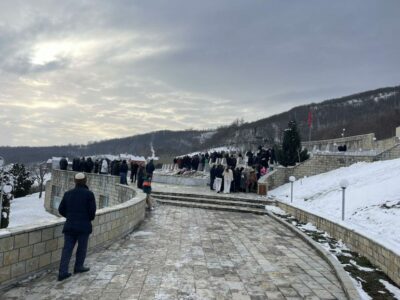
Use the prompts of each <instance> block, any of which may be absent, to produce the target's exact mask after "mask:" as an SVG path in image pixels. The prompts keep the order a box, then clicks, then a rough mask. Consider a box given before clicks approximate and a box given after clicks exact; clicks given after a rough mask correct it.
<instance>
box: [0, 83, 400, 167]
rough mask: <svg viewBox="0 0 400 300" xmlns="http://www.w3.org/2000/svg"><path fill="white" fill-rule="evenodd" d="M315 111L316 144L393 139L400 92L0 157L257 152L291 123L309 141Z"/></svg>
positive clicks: (399, 119)
mask: <svg viewBox="0 0 400 300" xmlns="http://www.w3.org/2000/svg"><path fill="white" fill-rule="evenodd" d="M310 109H311V110H312V112H313V129H312V136H311V138H312V140H317V139H328V138H336V137H339V136H340V134H341V132H342V129H343V128H346V135H347V136H349V135H358V134H365V133H371V132H374V133H375V134H376V136H377V138H378V139H383V138H387V137H391V136H394V134H395V128H396V127H397V126H400V86H396V87H388V88H381V89H377V90H373V91H367V92H363V93H359V94H355V95H351V96H346V97H342V98H338V99H332V100H326V101H323V102H321V103H311V104H309V105H303V106H298V107H295V108H292V109H291V110H289V111H287V112H284V113H281V114H277V115H274V116H271V117H268V118H265V119H261V120H258V121H256V122H251V123H243V124H242V123H240V122H235V123H233V124H231V125H227V126H224V127H221V128H217V129H215V130H213V131H201V130H186V131H158V132H152V133H148V134H142V135H136V136H131V137H125V138H119V139H111V140H106V141H101V142H95V143H90V144H88V145H80V146H77V145H68V146H53V147H0V156H4V158H5V159H6V161H8V162H22V163H29V162H37V161H44V160H47V159H48V158H49V157H52V156H61V155H66V156H68V157H73V156H82V155H91V154H104V153H107V154H120V153H132V154H135V155H143V156H149V155H151V146H153V148H154V150H155V154H156V155H157V156H159V157H161V158H162V159H169V158H171V157H172V156H175V155H179V154H185V153H189V152H193V151H198V150H203V149H207V148H211V147H217V146H222V145H235V146H239V147H243V148H248V147H256V146H257V145H258V144H261V143H263V144H273V143H274V142H278V141H279V140H280V138H281V137H282V132H283V130H284V129H285V128H286V127H287V123H288V121H289V120H296V121H297V123H298V126H299V129H300V132H301V135H302V137H303V139H307V138H308V127H307V116H308V112H309V110H310ZM238 118H240V116H238Z"/></svg>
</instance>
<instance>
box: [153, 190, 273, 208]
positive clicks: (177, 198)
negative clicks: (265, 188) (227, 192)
mask: <svg viewBox="0 0 400 300" xmlns="http://www.w3.org/2000/svg"><path fill="white" fill-rule="evenodd" d="M152 197H153V198H155V199H161V200H172V201H185V202H194V203H208V204H219V205H228V206H241V207H249V208H260V209H264V208H265V205H266V204H265V203H263V202H258V203H254V202H248V201H240V200H236V199H235V200H233V199H232V200H225V199H224V200H221V199H214V198H211V197H210V198H202V197H197V196H196V197H188V196H186V195H185V196H175V195H162V194H156V195H154V194H152ZM268 204H269V205H274V202H273V201H270V202H269V203H268Z"/></svg>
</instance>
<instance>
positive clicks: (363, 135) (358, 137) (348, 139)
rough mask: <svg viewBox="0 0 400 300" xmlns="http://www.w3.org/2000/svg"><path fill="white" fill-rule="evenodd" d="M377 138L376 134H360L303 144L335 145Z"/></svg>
mask: <svg viewBox="0 0 400 300" xmlns="http://www.w3.org/2000/svg"><path fill="white" fill-rule="evenodd" d="M371 136H372V137H375V133H366V134H359V135H352V136H346V137H338V138H336V139H327V140H316V141H304V142H302V144H316V143H333V142H337V141H339V142H340V141H354V140H361V139H363V138H367V137H371Z"/></svg>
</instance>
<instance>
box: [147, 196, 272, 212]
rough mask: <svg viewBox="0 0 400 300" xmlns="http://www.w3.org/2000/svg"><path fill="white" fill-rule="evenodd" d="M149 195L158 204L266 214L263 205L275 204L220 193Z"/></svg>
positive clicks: (265, 200) (263, 200)
mask: <svg viewBox="0 0 400 300" xmlns="http://www.w3.org/2000/svg"><path fill="white" fill-rule="evenodd" d="M151 196H152V198H153V199H154V200H156V201H157V203H159V204H166V205H175V206H184V207H195V208H205V209H215V210H224V211H234V212H245V213H253V214H262V215H263V214H266V210H265V205H275V201H271V200H267V199H247V198H240V197H234V196H228V195H227V196H222V195H220V194H215V195H210V194H189V193H172V192H155V191H154V192H152V193H151Z"/></svg>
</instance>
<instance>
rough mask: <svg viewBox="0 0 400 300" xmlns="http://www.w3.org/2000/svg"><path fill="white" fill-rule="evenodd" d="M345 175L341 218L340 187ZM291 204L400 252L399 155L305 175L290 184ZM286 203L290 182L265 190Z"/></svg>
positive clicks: (288, 196)
mask: <svg viewBox="0 0 400 300" xmlns="http://www.w3.org/2000/svg"><path fill="white" fill-rule="evenodd" d="M342 179H347V180H348V182H349V186H348V188H347V189H346V194H345V198H346V205H345V206H346V208H345V220H344V221H342V219H341V217H342V189H341V188H340V186H339V183H340V181H341V180H342ZM293 190H294V192H293V203H292V204H293V205H294V206H296V207H298V208H301V209H303V210H306V211H309V212H311V213H314V214H316V215H319V216H321V217H324V218H326V219H329V220H331V221H334V222H336V223H338V224H341V225H343V226H345V227H347V228H351V229H354V230H355V231H357V232H359V233H362V234H364V235H365V236H367V237H369V238H372V239H373V240H375V241H377V242H378V243H380V244H382V245H384V246H386V247H387V248H388V249H391V250H392V251H394V252H395V253H397V254H399V255H400V159H394V160H388V161H378V162H373V163H367V162H360V163H356V164H354V165H351V166H349V167H344V168H340V169H336V170H333V171H330V172H327V173H323V174H319V175H316V176H312V177H308V178H301V179H300V178H299V179H297V180H296V181H295V182H294V185H293ZM269 196H270V197H274V198H276V199H278V200H279V201H282V202H286V203H290V184H289V183H287V184H285V185H283V186H280V187H278V188H276V189H274V190H271V191H270V192H269Z"/></svg>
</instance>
